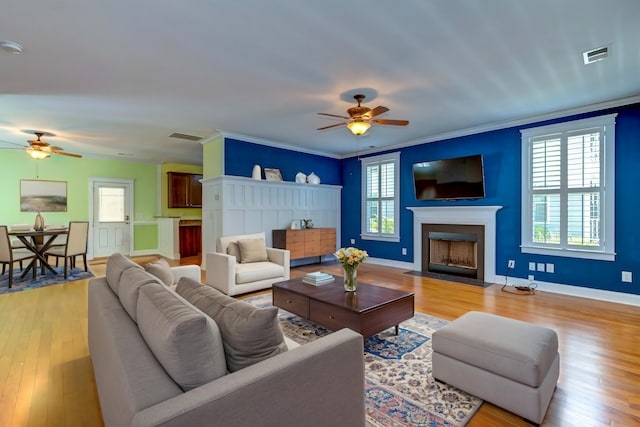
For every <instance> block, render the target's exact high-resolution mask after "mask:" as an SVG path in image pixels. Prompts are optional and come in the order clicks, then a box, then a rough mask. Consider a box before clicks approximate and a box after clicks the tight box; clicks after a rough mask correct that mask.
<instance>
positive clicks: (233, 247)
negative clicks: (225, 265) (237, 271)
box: [227, 242, 240, 262]
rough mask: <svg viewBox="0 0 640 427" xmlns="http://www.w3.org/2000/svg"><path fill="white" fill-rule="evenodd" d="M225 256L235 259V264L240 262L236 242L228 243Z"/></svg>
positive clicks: (238, 247) (238, 248)
mask: <svg viewBox="0 0 640 427" xmlns="http://www.w3.org/2000/svg"><path fill="white" fill-rule="evenodd" d="M227 254H228V255H232V256H234V257H236V262H240V246H238V243H237V242H230V243H229V246H227Z"/></svg>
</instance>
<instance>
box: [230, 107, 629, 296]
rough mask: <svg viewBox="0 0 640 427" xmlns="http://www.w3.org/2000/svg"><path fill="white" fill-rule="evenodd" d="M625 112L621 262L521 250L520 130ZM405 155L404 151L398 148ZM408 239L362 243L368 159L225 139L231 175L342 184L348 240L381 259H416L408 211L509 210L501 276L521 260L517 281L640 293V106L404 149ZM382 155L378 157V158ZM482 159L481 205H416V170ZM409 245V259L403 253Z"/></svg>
mask: <svg viewBox="0 0 640 427" xmlns="http://www.w3.org/2000/svg"><path fill="white" fill-rule="evenodd" d="M610 113H618V117H617V118H616V252H617V254H618V255H617V256H616V261H615V262H607V261H591V260H581V259H574V258H564V257H551V256H542V255H532V254H522V253H520V217H521V214H520V211H521V208H520V204H521V200H520V186H521V172H520V169H521V167H520V163H521V160H520V153H521V138H520V130H521V129H525V128H530V127H536V126H541V125H546V124H551V123H558V122H564V121H568V120H576V119H580V118H585V117H593V116H599V115H603V114H610ZM393 151H397V150H393ZM400 152H401V154H400V221H401V222H400V242H399V243H386V242H376V241H371V240H361V239H360V193H361V183H360V173H361V172H360V161H359V160H358V159H357V158H355V157H353V158H348V159H344V160H341V161H339V160H336V159H332V158H328V157H323V156H317V155H311V154H304V153H299V152H295V151H289V150H284V149H280V148H272V147H267V146H264V145H258V144H252V143H248V142H243V141H238V140H232V139H229V140H227V141H226V142H225V174H227V175H237V176H247V177H248V176H251V171H252V168H253V165H254V164H259V165H261V166H262V167H263V168H264V167H275V168H278V169H280V171H281V172H282V175H283V178H284V180H285V181H294V180H295V175H296V173H298V172H303V173H305V174H309V173H310V172H312V171H313V172H315V173H316V174H317V175H318V176H320V177H321V179H322V183H324V184H338V185H342V186H343V190H342V236H341V238H342V242H345V244H347V242H349V241H350V239H355V240H356V245H355V246H357V247H358V248H361V249H364V250H366V251H368V252H369V255H370V256H372V257H375V258H384V259H389V260H396V261H403V262H409V263H412V262H413V230H412V226H413V217H412V215H413V214H412V213H411V211H409V210H407V207H408V206H443V205H453V206H473V205H500V206H504V207H503V208H502V209H501V210H499V211H498V216H497V233H498V235H497V242H496V246H497V253H496V273H497V274H505V273H506V265H507V261H508V260H509V259H515V260H516V268H515V269H514V270H513V271H512V272H510V274H509V275H510V276H513V277H519V278H526V277H527V275H528V274H534V275H535V278H536V280H539V281H545V282H552V283H562V284H568V285H577V286H584V287H589V288H596V289H605V290H611V291H618V292H627V293H633V294H640V286H637V283H638V282H639V281H640V232H639V231H638V224H639V223H640V215H639V212H640V209H638V205H639V202H638V201H637V194H638V191H637V188H638V184H640V177H639V174H638V172H637V171H638V169H639V168H640V104H634V105H630V106H625V107H619V108H614V109H610V110H606V111H598V112H595V113H588V114H581V115H575V116H570V117H565V118H562V119H556V120H550V121H545V122H539V123H532V124H529V125H526V126H519V127H512V128H507V129H501V130H497V131H492V132H485V133H481V134H476V135H470V136H466V137H461V138H453V139H449V140H445V141H438V142H431V143H425V144H421V145H415V146H411V147H407V148H403V149H401V150H400ZM378 154H382V153H376V154H375V155H378ZM471 154H482V155H483V158H484V166H485V190H486V196H487V197H486V198H484V199H480V200H461V201H457V202H445V201H431V202H425V201H416V199H415V194H414V188H413V176H412V171H411V166H412V165H413V163H416V162H420V161H425V160H437V159H442V158H449V157H458V156H466V155H471ZM402 248H407V255H404V256H403V255H402ZM529 262H536V263H538V262H541V263H553V264H555V273H553V274H552V273H542V272H537V271H536V272H533V273H531V272H529V270H528V266H529ZM623 270H626V271H631V272H633V273H634V282H635V283H631V284H629V283H624V284H623V283H622V282H621V280H620V279H621V277H620V276H621V272H622V271H623Z"/></svg>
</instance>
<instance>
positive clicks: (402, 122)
mask: <svg viewBox="0 0 640 427" xmlns="http://www.w3.org/2000/svg"><path fill="white" fill-rule="evenodd" d="M371 123H374V124H376V125H395V126H406V125H408V124H409V120H387V119H373V120H371Z"/></svg>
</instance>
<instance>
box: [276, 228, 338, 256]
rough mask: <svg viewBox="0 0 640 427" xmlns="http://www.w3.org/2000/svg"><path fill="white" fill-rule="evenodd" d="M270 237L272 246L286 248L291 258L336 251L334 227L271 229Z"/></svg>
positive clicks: (321, 254)
mask: <svg viewBox="0 0 640 427" xmlns="http://www.w3.org/2000/svg"><path fill="white" fill-rule="evenodd" d="M272 238H273V247H274V248H279V249H288V250H289V252H291V259H300V258H309V257H316V256H319V257H321V256H323V255H328V254H332V253H334V252H335V251H336V229H335V228H308V229H306V230H289V229H286V230H273V232H272Z"/></svg>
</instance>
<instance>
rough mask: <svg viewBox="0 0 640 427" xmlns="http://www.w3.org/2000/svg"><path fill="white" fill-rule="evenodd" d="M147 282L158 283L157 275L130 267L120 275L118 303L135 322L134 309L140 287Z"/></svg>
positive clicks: (135, 308) (136, 305)
mask: <svg viewBox="0 0 640 427" xmlns="http://www.w3.org/2000/svg"><path fill="white" fill-rule="evenodd" d="M149 283H157V284H160V281H159V280H158V278H157V277H155V276H153V275H151V274H149V273H147V272H146V271H144V270H143V269H142V268H130V269H128V270H125V271H124V272H123V273H122V276H121V277H120V288H119V291H118V298H120V304H122V307H124V309H125V310H126V312H127V313H129V317H131V319H133V321H134V322H137V321H138V319H137V316H136V310H137V307H138V296H139V295H140V288H141V287H143V286H145V285H148V284H149Z"/></svg>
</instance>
